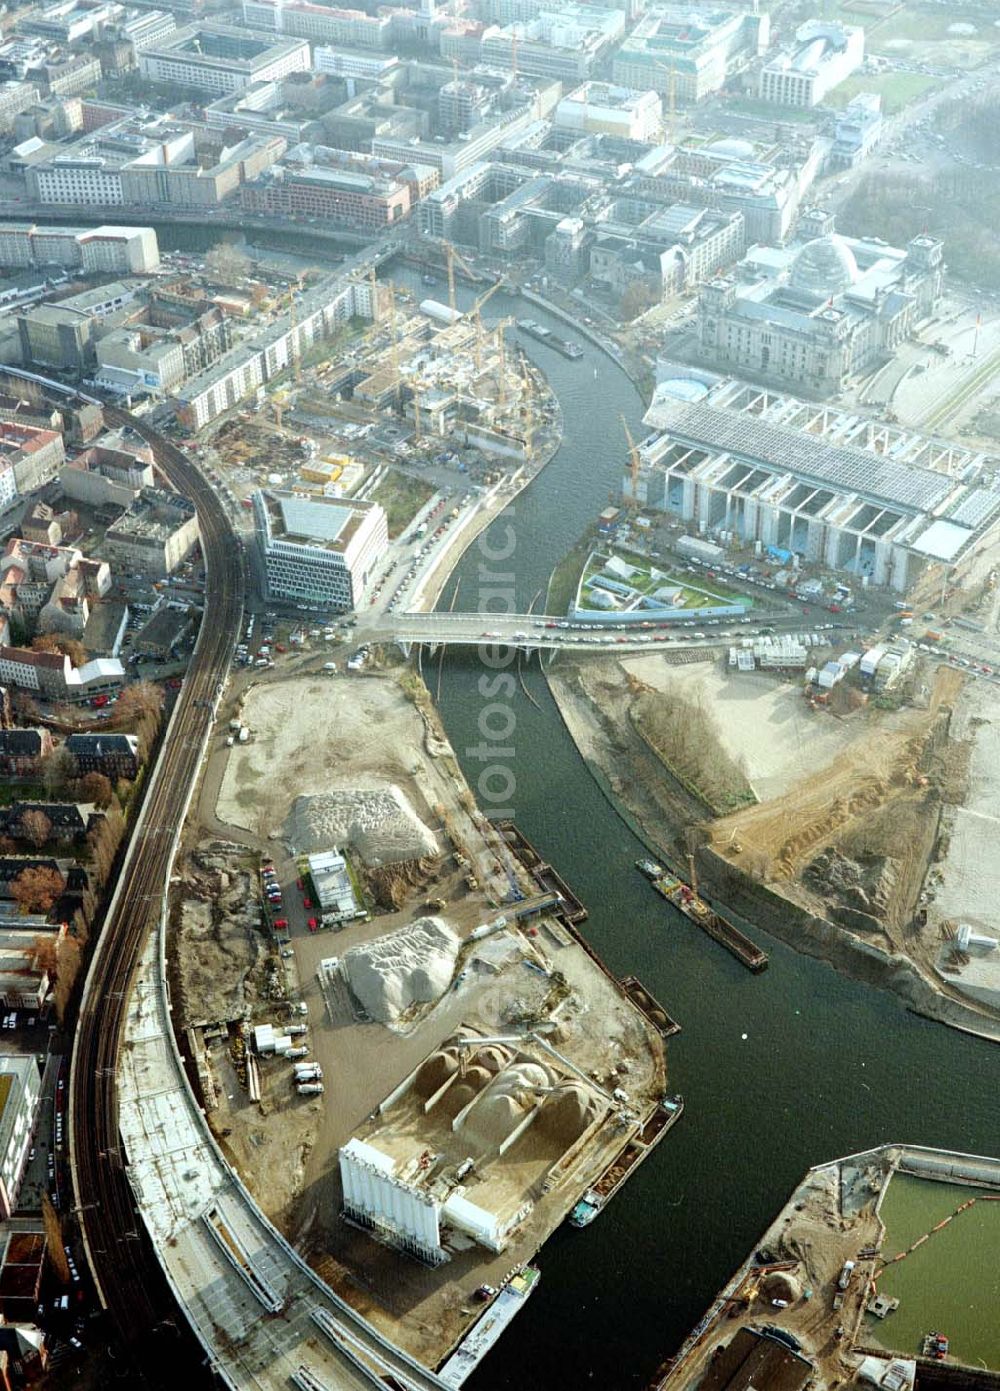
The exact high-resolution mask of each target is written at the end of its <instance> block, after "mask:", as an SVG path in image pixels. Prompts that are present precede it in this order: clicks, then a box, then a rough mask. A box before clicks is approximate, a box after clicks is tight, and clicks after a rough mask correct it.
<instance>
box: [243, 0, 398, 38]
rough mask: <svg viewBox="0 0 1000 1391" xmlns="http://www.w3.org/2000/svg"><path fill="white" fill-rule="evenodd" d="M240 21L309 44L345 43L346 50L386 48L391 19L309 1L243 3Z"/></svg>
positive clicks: (384, 15)
mask: <svg viewBox="0 0 1000 1391" xmlns="http://www.w3.org/2000/svg"><path fill="white" fill-rule="evenodd" d="M243 22H244V24H246V25H247V27H248V28H250V29H269V30H272V31H273V32H274V33H276V34H284V35H285V36H286V37H287V38H292V39H296V38H297V39H308V40H309V41H310V42H311V43H321V44H345V45H346V46H347V47H348V48H362V49H386V48H388V47H389V42H390V31H391V27H392V20H391V18H390V16H389V14H388V13H387V12H385V13H378V14H366V13H365V11H364V10H352V9H347V8H346V7H345V8H343V9H337V8H335V7H334V6H328V5H312V4H309V3H308V0H287V3H280V0H278V2H277V3H272V2H271V0H243Z"/></svg>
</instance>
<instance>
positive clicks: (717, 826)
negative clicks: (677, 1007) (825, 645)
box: [711, 667, 963, 880]
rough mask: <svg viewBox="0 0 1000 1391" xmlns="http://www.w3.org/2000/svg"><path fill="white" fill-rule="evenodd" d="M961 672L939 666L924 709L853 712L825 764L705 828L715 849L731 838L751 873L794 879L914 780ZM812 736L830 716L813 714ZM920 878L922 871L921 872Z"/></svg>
mask: <svg viewBox="0 0 1000 1391" xmlns="http://www.w3.org/2000/svg"><path fill="white" fill-rule="evenodd" d="M962 679H963V678H962V676H961V674H960V673H957V672H955V671H952V670H949V669H948V668H946V667H940V668H939V669H938V671H937V673H936V674H935V676H934V679H933V685H932V689H931V698H930V703H929V707H928V709H926V710H913V709H904V710H901V711H899V712H897V713H895V714H894V713H892V712H888V711H880V710H869V711H865V712H864V713H861V712H858V713H856V714H854V715H853V716H851V717H849V718H848V719H846V720H845V721H844V723H845V724H846V725H848V726H849V728H850V730H851V736H850V737H849V739H848V740H846V741H845V742H844V744H843V746H842V747H841V748H840V749H839V750H838V751H837V753H836V755H835V757H834V758H833V759H832V760H830V761H828V762H817V763H815V764H814V765H813V767H812V769H811V771H810V774H809V776H807V777H805V778H803V779H801V780H799V781H798V782H796V783H795V785H794V786H793V787H792V788H791V789H790V790H789V791H787V792H785V793H784V794H783V795H781V796H779V797H775V798H772V799H771V800H770V801H767V802H764V803H762V804H761V805H760V806H757V807H751V808H749V809H747V810H745V811H741V812H737V813H736V814H734V815H733V816H727V817H723V818H721V819H720V820H719V821H717V822H715V823H714V824H713V826H712V828H711V838H712V842H713V844H714V845H715V846H716V848H719V849H724V848H725V847H726V846H727V845H731V844H733V843H734V842H738V843H739V844H740V845H741V846H742V847H743V849H742V855H743V857H744V858H745V859H746V860H747V861H748V862H751V863H752V868H753V872H754V873H756V874H757V875H758V876H759V877H761V878H765V879H769V880H790V879H793V878H795V877H796V876H797V875H798V874H799V873H800V871H801V870H802V868H803V866H804V865H805V864H806V863H807V862H808V861H809V860H811V859H812V858H813V857H814V855H815V854H816V853H817V852H818V851H819V850H820V849H821V848H822V847H823V846H825V845H827V844H830V843H831V842H834V841H836V840H837V838H838V837H839V836H840V835H842V834H844V833H846V832H847V830H848V828H849V827H850V825H851V823H852V822H855V821H856V820H857V819H859V818H863V817H865V816H868V815H871V814H873V813H876V812H878V811H879V810H880V809H881V808H883V807H884V806H885V805H886V804H887V803H889V802H891V801H893V800H894V799H895V798H897V797H899V796H901V795H904V794H905V793H906V791H907V790H908V789H912V788H913V787H914V786H915V785H916V784H917V783H918V782H919V779H920V776H921V774H920V764H921V760H922V758H923V754H924V746H925V743H926V740H927V738H928V736H929V735H930V733H931V730H932V728H933V726H934V723H935V720H936V718H937V715H938V713H939V711H940V710H941V708H942V706H944V705H947V704H950V703H951V702H953V701H954V699H955V697H956V696H957V694H958V691H959V690H960V688H961V685H962ZM815 719H816V724H817V733H820V731H821V730H822V728H823V722H825V721H832V720H833V719H834V717H833V716H830V715H828V714H825V713H820V712H816V715H815ZM921 878H922V871H921Z"/></svg>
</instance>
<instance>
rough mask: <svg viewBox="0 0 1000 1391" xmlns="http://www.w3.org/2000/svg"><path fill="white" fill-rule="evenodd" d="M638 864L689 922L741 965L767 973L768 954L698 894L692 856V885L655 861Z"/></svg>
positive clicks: (638, 867)
mask: <svg viewBox="0 0 1000 1391" xmlns="http://www.w3.org/2000/svg"><path fill="white" fill-rule="evenodd" d="M635 863H636V868H637V869H639V870H641V871H642V873H643V874H644V875H645V876H646V878H647V879H649V880H650V882H651V883H652V885H653V888H654V889H655V890H656V892H657V893H658V894H660V895H662V897H663V898H665V899H666V900H667V902H668V903H672V904H673V905H674V907H675V908H677V909H679V910H680V912H682V913H683V914H684V916H685V917H686V918H690V919H691V921H692V922H693V923H696V924H697V925H698V927H700V928H701V929H702V931H703V932H705V933H707V934H708V936H709V937H711V938H712V939H713V940H714V941H716V942H718V943H719V944H720V945H721V946H723V947H725V948H726V950H727V951H728V952H732V954H733V956H735V957H736V960H737V961H741V962H742V963H743V965H744V966H746V967H747V968H748V969H749V970H751V971H763V970H765V969H766V967H767V952H766V951H764V950H763V949H762V948H761V947H758V946H757V945H756V943H755V942H751V940H750V938H749V937H748V936H747V935H746V933H745V932H741V931H740V929H739V928H738V927H734V926H733V924H732V923H731V922H730V921H729V920H728V919H727V918H724V917H722V915H721V914H720V913H717V912H716V911H715V909H714V908H713V907H712V906H711V905H710V904H708V903H706V902H705V900H704V899H703V898H702V897H701V895H700V894H699V893H698V889H697V881H696V880H695V876H694V860H693V858H692V857H691V856H688V863H689V864H690V866H691V879H692V883H691V884H685V882H684V880H683V879H678V878H677V876H676V875H674V874H671V873H670V871H669V870H667V869H664V868H663V866H662V865H658V864H657V863H656V862H655V861H654V860H636V862H635Z"/></svg>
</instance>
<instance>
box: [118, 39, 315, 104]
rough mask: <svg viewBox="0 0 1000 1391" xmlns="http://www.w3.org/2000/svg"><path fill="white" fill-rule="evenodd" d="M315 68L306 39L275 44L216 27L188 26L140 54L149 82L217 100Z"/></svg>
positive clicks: (268, 40)
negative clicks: (190, 89)
mask: <svg viewBox="0 0 1000 1391" xmlns="http://www.w3.org/2000/svg"><path fill="white" fill-rule="evenodd" d="M309 64H310V58H309V45H308V43H306V42H305V41H304V40H302V39H294V38H291V39H282V38H278V39H271V38H269V37H267V36H266V35H260V36H258V35H257V34H251V33H249V32H248V31H247V30H245V29H240V28H236V27H235V26H232V25H228V24H214V23H198V24H189V25H186V26H185V27H184V28H183V29H177V30H176V31H175V32H174V33H172V34H168V35H167V36H166V37H165V38H162V39H159V40H158V41H157V42H155V43H151V44H150V45H149V46H148V47H147V48H144V49H143V50H142V52H141V53H140V54H139V72H140V74H141V75H142V76H143V77H144V78H146V79H147V80H148V81H150V82H160V83H164V84H166V85H168V86H175V87H196V88H198V89H199V90H200V91H203V92H211V93H212V94H213V95H216V96H221V95H222V94H223V93H225V92H240V91H243V90H244V88H246V87H249V86H250V84H251V83H252V82H263V81H266V80H267V79H268V78H280V77H287V76H288V74H289V73H292V72H308V70H309Z"/></svg>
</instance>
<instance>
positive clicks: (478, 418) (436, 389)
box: [352, 291, 540, 461]
mask: <svg viewBox="0 0 1000 1391" xmlns="http://www.w3.org/2000/svg"><path fill="white" fill-rule="evenodd" d="M488 293H492V291H490V292H488ZM487 297H488V296H483V298H482V299H480V301H479V303H478V304H477V305H476V306H475V307H474V308H473V309H472V310H470V311H469V312H468V313H466V314H459V313H458V312H457V311H455V310H453V309H449V308H448V306H447V305H444V304H439V303H437V302H436V301H434V300H425V301H424V302H423V304H422V305H421V306H420V309H419V311H417V312H413V311H412V310H403V309H402V308H401V307H400V306H399V305H398V304H397V303H396V302H395V299H394V300H393V304H392V307H391V312H390V316H389V325H388V342H386V338H385V335H384V334H383V335H380V345H379V347H378V348H377V349H376V350H375V351H374V352H373V353H372V354H371V355H370V356H369V358H368V360H367V361H366V362H365V363H364V364H363V365H362V367H361V370H360V373H358V372H356V373H355V378H354V384H353V391H352V395H353V399H354V402H355V404H356V405H360V406H364V407H368V408H370V409H371V410H372V411H374V412H382V411H387V410H394V411H396V412H398V413H399V414H400V415H402V416H405V417H406V418H407V419H409V420H411V421H412V422H413V426H414V433H413V442H414V443H415V444H417V445H424V446H427V445H428V443H429V442H432V441H434V440H439V439H445V438H449V439H450V440H452V441H453V442H454V443H456V444H460V445H467V446H471V447H472V448H476V449H479V450H482V451H483V452H484V453H486V454H492V455H497V456H501V457H505V458H509V459H515V460H519V461H526V460H528V459H530V458H531V455H532V448H533V439H534V434H535V428H536V416H540V411H539V409H538V408H537V407H536V405H535V402H534V398H535V395H536V392H537V381H536V378H535V376H534V374H533V373H532V370H531V369H530V368H529V366H528V364H527V363H526V362H525V361H524V359H523V357H522V356H521V355H520V354H519V353H517V352H516V351H515V350H514V349H512V348H511V347H510V346H509V345H508V344H507V342H506V340H505V337H504V334H505V330H506V328H507V327H508V325H509V324H510V322H511V321H510V320H509V319H501V320H500V322H499V323H497V324H496V325H494V326H492V327H487V326H486V325H485V324H484V323H483V321H482V317H481V314H480V309H481V307H482V305H483V304H484V303H485V301H486V298H487Z"/></svg>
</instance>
